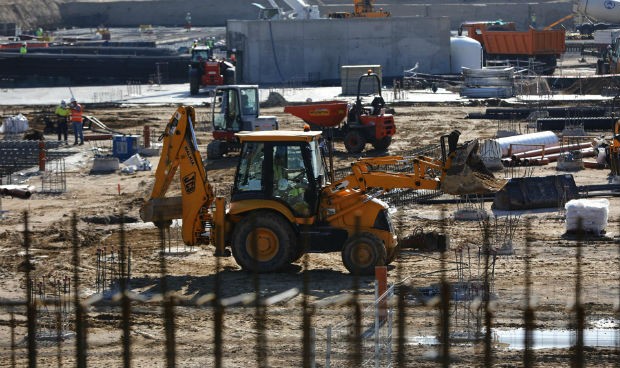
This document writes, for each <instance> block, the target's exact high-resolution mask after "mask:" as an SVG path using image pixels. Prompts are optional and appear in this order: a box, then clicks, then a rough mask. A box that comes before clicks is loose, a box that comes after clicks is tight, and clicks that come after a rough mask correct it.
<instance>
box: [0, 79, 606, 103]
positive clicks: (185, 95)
mask: <svg viewBox="0 0 620 368" xmlns="http://www.w3.org/2000/svg"><path fill="white" fill-rule="evenodd" d="M341 91H342V88H341V87H317V88H269V89H261V90H260V99H261V101H266V100H267V97H268V96H269V93H270V92H276V93H279V94H280V95H282V96H283V97H284V98H285V99H286V101H288V102H306V101H308V99H310V100H312V101H325V100H333V99H342V100H347V101H353V100H354V99H355V97H351V96H341V95H340V93H341ZM72 94H73V95H74V96H75V98H76V99H77V100H78V101H79V102H81V103H84V104H100V103H117V104H127V105H133V104H143V105H149V104H152V105H169V104H185V105H193V106H199V105H205V104H209V103H210V102H211V97H210V96H209V95H208V93H201V94H199V95H196V96H191V95H190V94H189V84H188V83H182V84H166V85H161V86H159V85H138V86H137V85H131V86H127V85H117V86H91V87H75V88H71V89H69V88H68V87H52V88H15V89H12V88H7V89H2V90H0V106H37V105H56V104H58V103H59V102H60V100H63V99H64V100H69V99H70V98H71V95H72ZM383 98H384V99H385V100H386V102H388V103H394V102H402V103H407V102H410V103H459V104H461V103H470V102H471V101H475V100H476V99H470V98H462V97H461V96H460V95H459V94H458V93H456V92H450V91H448V90H445V89H442V88H440V89H438V90H437V92H436V93H433V92H432V91H430V90H406V91H402V93H401V94H400V97H399V98H398V99H396V98H394V93H393V91H392V90H391V89H390V90H384V91H383ZM611 99H612V97H608V96H600V95H520V96H517V97H513V98H509V99H505V101H506V102H508V103H512V104H520V103H523V104H527V103H532V102H548V101H564V102H571V101H575V102H583V101H607V100H611Z"/></svg>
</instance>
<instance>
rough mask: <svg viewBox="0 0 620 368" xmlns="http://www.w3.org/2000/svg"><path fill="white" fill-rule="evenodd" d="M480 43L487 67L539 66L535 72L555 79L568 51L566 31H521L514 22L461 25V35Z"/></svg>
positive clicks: (467, 23) (531, 29) (532, 29)
mask: <svg viewBox="0 0 620 368" xmlns="http://www.w3.org/2000/svg"><path fill="white" fill-rule="evenodd" d="M463 31H466V32H467V36H468V37H470V38H473V39H474V40H476V41H478V42H480V44H481V45H482V49H483V50H484V60H485V65H487V64H490V63H489V61H493V60H497V61H508V62H509V63H510V64H511V65H518V66H523V67H527V66H528V63H529V62H531V61H534V62H535V63H536V65H535V68H533V69H534V70H535V71H537V72H538V73H540V74H546V75H551V74H553V72H554V71H555V67H556V65H557V59H558V58H559V57H560V56H561V55H562V54H563V53H564V51H565V50H566V44H565V32H564V30H563V29H560V30H555V29H548V30H547V29H545V30H536V29H534V28H531V27H530V29H529V30H527V31H517V30H516V26H515V23H514V22H503V21H492V22H466V23H463V24H461V26H460V28H459V35H463V34H464V32H463Z"/></svg>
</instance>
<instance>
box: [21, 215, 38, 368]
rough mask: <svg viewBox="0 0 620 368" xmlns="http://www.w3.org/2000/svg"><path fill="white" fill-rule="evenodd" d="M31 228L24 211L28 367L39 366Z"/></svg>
mask: <svg viewBox="0 0 620 368" xmlns="http://www.w3.org/2000/svg"><path fill="white" fill-rule="evenodd" d="M30 242H31V240H30V230H29V229H28V211H24V251H25V260H24V265H25V267H24V269H25V273H26V285H27V286H26V312H27V315H28V322H27V326H28V367H31V368H34V367H36V366H37V336H36V335H37V310H36V306H35V305H34V303H35V301H34V298H33V294H32V293H33V286H32V278H31V274H30V272H31V271H32V260H31V259H30Z"/></svg>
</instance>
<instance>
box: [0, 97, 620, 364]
mask: <svg viewBox="0 0 620 368" xmlns="http://www.w3.org/2000/svg"><path fill="white" fill-rule="evenodd" d="M87 108H88V107H87ZM395 109H396V123H397V129H398V131H397V134H396V136H395V139H394V142H393V144H392V145H391V147H390V148H389V153H390V154H402V153H403V152H407V151H410V150H412V149H413V148H415V147H421V146H424V145H427V144H436V143H438V139H439V136H440V135H442V134H446V133H449V132H450V131H451V130H453V129H458V130H460V131H461V133H462V136H461V140H462V141H464V140H469V139H474V138H490V137H492V136H493V135H494V134H495V132H496V131H497V130H498V128H500V129H506V128H509V127H510V128H511V127H514V126H516V125H518V126H519V129H523V130H524V129H525V123H523V122H521V124H516V125H515V123H514V122H507V121H499V122H498V121H493V120H484V119H480V120H473V119H466V118H465V117H466V115H467V113H469V112H482V111H484V109H485V107H484V106H461V105H451V106H396V107H395ZM37 111H39V110H38V109H32V108H25V109H23V110H22V112H24V113H26V114H32V115H36V112H37ZM174 111H175V107H174V106H158V107H152V106H151V107H146V106H133V107H107V108H94V107H93V108H90V111H89V113H92V114H93V115H95V116H97V117H98V118H99V119H100V120H101V121H103V122H104V123H106V124H107V125H108V126H109V127H110V128H112V129H117V130H122V131H124V132H131V133H138V132H141V131H142V127H143V125H145V124H146V125H149V126H150V127H151V129H152V131H153V136H154V137H157V136H159V134H160V132H161V131H162V129H163V127H164V126H165V124H166V123H167V121H168V119H169V118H170V116H171V114H172V113H173V112H174ZM197 112H198V120H199V121H205V120H206V118H207V116H208V112H207V109H206V108H205V107H198V110H197ZM262 113H263V114H268V115H276V116H277V117H278V119H280V124H281V127H283V128H292V129H301V123H300V122H299V120H297V119H296V118H294V117H292V116H290V115H287V114H284V113H283V112H282V107H274V108H268V109H263V111H262ZM206 130H207V128H205V129H202V128H201V129H199V136H198V139H199V143H200V145H201V147H202V148H204V147H205V146H206V143H208V141H209V137H208V132H207V131H206ZM601 134H606V135H607V136H609V135H610V132H602V133H601ZM46 139H55V136H53V135H50V136H47V137H46ZM106 148H110V144H109V143H101V142H94V143H91V142H87V143H86V145H84V146H79V149H76V150H77V151H79V152H78V153H76V154H75V155H73V156H70V157H67V158H66V162H67V191H66V192H65V193H62V194H57V195H49V194H39V193H35V194H34V195H33V196H32V197H31V198H30V199H28V200H22V199H16V198H9V197H3V198H2V202H1V209H2V210H3V211H5V212H4V218H3V219H2V220H0V284H1V285H2V287H1V288H0V300H3V299H5V300H19V299H23V298H24V297H25V285H24V272H23V267H22V266H23V259H24V258H23V255H24V252H23V248H22V241H23V229H24V220H23V212H24V211H28V214H29V224H30V231H32V242H33V244H32V249H31V253H32V255H33V257H34V261H35V269H34V270H33V276H34V277H35V278H37V279H39V280H51V279H63V278H64V277H72V275H73V271H72V267H71V231H70V222H71V216H72V214H73V213H75V214H76V215H77V216H78V218H79V220H78V234H79V240H80V251H81V259H80V262H81V269H80V279H81V282H82V287H81V290H80V292H81V294H82V296H83V297H87V296H89V295H92V294H93V293H94V292H95V291H96V278H97V273H96V269H97V265H96V262H97V257H96V254H97V249H102V248H103V247H106V249H107V250H110V249H112V248H114V247H118V245H119V225H115V224H112V225H106V224H99V223H92V222H87V221H85V220H86V219H87V218H93V217H94V218H98V219H101V218H105V217H106V216H111V215H112V216H113V215H118V214H120V213H121V212H124V213H125V214H126V215H127V216H128V217H130V218H131V217H133V218H136V219H138V221H137V222H135V223H130V224H127V225H126V239H127V245H128V247H129V248H130V249H131V251H132V256H131V268H132V269H131V277H132V278H131V287H132V290H133V291H135V292H136V293H138V294H140V295H142V296H144V297H147V298H148V297H151V296H153V295H155V294H157V293H158V291H159V290H160V271H159V270H160V263H159V256H158V249H159V247H160V242H159V240H158V236H157V230H156V228H155V227H154V226H152V225H150V224H143V223H141V222H140V221H139V215H138V210H139V207H140V205H141V204H142V203H143V200H144V198H145V197H146V196H148V194H149V192H150V189H151V186H152V184H153V181H154V169H155V167H156V166H157V162H158V158H157V157H150V158H149V161H150V162H151V163H152V165H153V171H139V172H136V173H133V174H122V173H114V174H108V175H89V171H90V169H91V166H92V159H93V155H94V152H95V151H96V150H102V149H106ZM63 149H65V148H63ZM66 149H68V150H74V149H75V148H74V147H73V146H70V147H68V148H66ZM336 150H337V154H336V164H337V166H341V167H342V166H346V165H347V162H350V161H351V160H353V159H354V157H353V156H350V155H346V154H344V147H343V146H342V145H341V144H338V145H337V146H336ZM369 154H375V153H373V152H369ZM235 164H236V158H235V157H231V158H225V159H223V160H220V161H217V162H208V164H207V169H208V175H209V178H210V181H211V182H212V184H213V185H214V187H215V188H216V191H217V192H218V193H222V194H225V193H226V192H227V190H228V188H230V186H231V184H232V175H233V172H234V169H235ZM556 173H557V171H556V168H555V164H551V165H547V166H543V167H536V168H534V169H533V175H535V176H537V175H552V174H556ZM524 174H525V170H524V169H519V170H515V172H513V173H512V175H524ZM497 175H500V176H501V175H504V172H499V173H497ZM574 175H575V180H576V182H577V185H585V184H604V183H607V182H608V170H593V169H587V170H583V171H580V172H577V173H575V174H574ZM24 177H26V176H24ZM26 183H28V184H30V185H33V186H36V187H37V188H40V186H41V182H40V177H39V176H37V175H33V176H29V177H27V181H26ZM177 189H178V185H177V184H173V190H177ZM608 200H609V201H610V215H609V224H608V227H607V237H605V238H602V239H597V240H592V239H591V240H588V241H586V242H584V246H583V247H582V252H583V255H582V257H583V258H582V261H583V262H582V273H581V277H582V279H581V283H582V285H583V289H582V293H583V295H582V301H583V302H584V306H585V313H586V327H588V328H599V327H601V326H603V327H613V326H615V329H614V328H610V329H609V330H608V331H609V332H610V333H611V334H612V335H613V334H614V333H615V334H617V333H618V328H619V327H618V320H617V319H615V320H614V318H617V313H618V311H617V310H618V309H617V308H618V307H619V296H618V295H619V293H620V289H619V284H620V263H619V260H618V259H619V254H618V245H617V235H618V230H617V229H620V206H619V205H620V200H619V199H618V198H617V197H609V198H608ZM484 207H485V209H486V210H487V211H488V213H490V214H493V212H492V210H491V209H490V203H485V204H484ZM443 208H445V215H446V216H447V217H448V219H447V221H446V222H445V225H443V224H442V221H441V217H442V215H441V213H442V209H443ZM456 209H457V207H456V205H408V206H406V207H402V208H398V212H397V213H396V214H395V216H394V218H395V223H396V227H397V232H398V233H399V234H401V236H404V235H407V234H411V233H412V232H413V231H415V229H416V228H417V227H421V228H423V229H424V230H425V231H431V230H438V231H445V232H446V233H447V234H448V235H449V237H450V248H451V249H450V251H449V252H447V253H446V256H447V259H446V261H447V262H448V265H449V266H448V267H447V268H448V278H449V280H450V281H458V280H462V279H465V280H468V279H474V278H476V277H477V276H478V275H480V274H481V273H482V265H481V262H483V260H482V259H481V258H479V256H478V255H479V247H480V245H481V244H482V235H481V234H482V230H481V225H480V224H479V223H478V222H477V221H456V220H454V218H453V214H454V212H455V210H456ZM497 215H498V216H499V215H504V214H497ZM563 215H564V214H563V211H561V210H559V209H548V210H536V211H528V212H519V213H518V214H517V216H520V220H519V223H518V226H517V229H516V231H515V235H514V250H515V253H514V255H510V256H500V257H498V258H497V260H496V263H495V264H494V267H493V271H494V289H493V291H494V295H495V297H496V299H495V300H494V327H496V328H500V329H502V328H503V329H515V328H519V327H522V326H523V318H522V316H523V305H524V300H525V298H524V292H525V291H524V287H525V286H524V285H525V283H524V267H525V260H526V257H525V256H524V254H525V250H524V249H525V235H526V232H525V223H526V221H530V223H531V229H532V231H531V239H532V256H531V257H530V261H531V265H532V294H533V296H534V300H535V301H536V303H537V308H536V312H535V318H536V325H537V326H538V328H540V329H545V330H546V329H549V330H553V331H559V330H564V329H567V328H568V327H569V326H570V324H571V321H572V319H573V316H574V312H573V311H572V310H571V309H570V305H571V304H572V303H573V300H574V298H575V291H574V290H575V283H576V272H575V267H576V261H575V258H576V257H575V255H576V252H577V249H578V248H577V246H576V245H577V242H576V241H574V240H571V239H568V238H566V237H564V236H563V235H564V233H565V225H564V217H563ZM499 218H502V217H499ZM526 219H527V220H526ZM175 231H176V230H175V229H173V230H172V240H171V243H170V247H171V250H172V251H171V252H169V253H168V254H167V256H166V262H167V271H168V274H169V276H168V277H167V278H166V280H167V284H168V287H169V288H171V289H172V290H173V291H175V292H176V293H177V295H178V297H179V298H180V299H182V300H189V301H195V300H196V299H197V298H199V297H200V296H203V295H206V294H209V293H212V292H213V291H214V285H215V283H216V282H221V285H222V286H223V287H222V293H223V297H224V298H230V297H233V296H237V295H239V294H243V293H251V292H253V291H254V290H255V288H256V282H255V280H254V279H253V277H252V275H251V274H249V273H247V272H244V271H242V270H241V269H240V268H239V267H238V266H237V265H236V263H235V261H234V259H233V258H232V257H229V258H219V259H218V258H215V257H213V256H212V253H213V248H212V247H210V246H209V247H197V248H193V249H188V248H185V247H184V246H183V245H182V244H180V242H179V240H178V238H177V236H178V235H175ZM177 234H178V232H177ZM439 259H440V256H439V253H419V252H414V251H411V250H405V251H403V253H402V254H401V255H400V257H399V258H398V259H397V260H396V261H395V262H394V265H393V267H391V268H390V270H389V276H388V279H389V280H388V281H389V283H390V284H397V285H403V284H404V285H410V286H412V287H416V288H417V287H426V286H430V285H432V284H434V283H436V282H438V280H439V272H438V270H439V269H440V261H439ZM218 260H219V262H220V264H219V267H220V269H221V270H222V271H220V272H219V273H218V272H216V269H217V267H218V265H217V263H216V262H218ZM303 260H304V262H307V265H306V266H305V267H306V270H305V272H303V271H302V270H303V268H304V267H302V266H303V265H302V264H300V265H297V266H295V267H292V268H291V269H290V270H287V271H286V272H282V273H277V274H270V275H262V276H261V277H260V280H259V289H260V292H261V294H262V295H264V296H273V295H276V294H278V293H281V292H285V291H287V290H290V289H293V288H297V289H300V290H301V289H302V288H303V287H304V285H307V286H306V287H307V290H308V291H307V294H306V295H307V298H308V302H309V303H311V305H313V306H315V307H316V309H315V312H314V315H313V317H312V321H311V325H312V327H314V328H316V337H317V347H316V351H317V365H318V366H321V367H322V366H325V357H324V354H325V346H324V345H325V328H326V327H327V326H329V325H337V324H345V325H346V324H348V323H350V322H351V315H352V313H353V309H352V308H351V307H349V306H342V305H341V306H338V305H329V306H327V307H318V306H319V305H320V304H315V303H317V302H319V301H321V302H322V303H325V302H326V301H329V300H332V299H333V298H335V297H336V296H338V295H350V294H351V293H352V292H353V290H354V285H355V284H356V283H359V287H360V290H359V291H360V300H361V301H362V302H363V305H364V306H367V305H369V301H370V300H371V298H372V295H373V293H374V286H373V285H374V283H373V280H372V278H362V279H360V280H356V279H355V278H353V277H352V276H351V275H350V274H348V272H347V271H346V269H345V268H344V266H343V265H342V261H341V257H340V254H339V253H330V254H311V255H308V256H307V258H306V257H305V258H303ZM459 262H460V263H459ZM216 276H219V277H216ZM305 281H306V282H307V284H304V282H305ZM303 299H304V298H303V294H302V293H299V294H297V295H296V296H293V297H292V298H289V299H286V300H284V301H281V302H279V303H278V304H275V305H273V306H270V307H269V308H268V309H267V316H266V322H265V323H266V330H265V336H266V345H267V348H266V354H267V358H266V359H267V361H268V364H266V366H273V367H293V366H301V360H302V347H301V345H302V342H301V341H302V340H301V339H302V334H303V329H302V308H301V302H302V300H303ZM406 301H407V306H408V308H407V314H406V317H405V318H406V319H405V323H404V326H405V327H404V328H405V330H406V333H407V336H408V337H409V339H408V340H407V343H406V345H405V359H406V361H407V364H406V365H405V366H413V365H412V364H414V363H415V364H416V365H415V366H436V365H437V363H436V362H434V360H433V358H432V356H433V354H432V352H433V351H434V348H433V346H432V344H431V345H428V344H420V343H416V342H415V340H414V339H413V337H414V336H435V335H436V334H437V320H438V316H439V313H438V311H437V310H435V309H433V308H432V307H429V306H424V305H420V303H418V302H416V299H415V298H413V297H410V298H407V299H406ZM111 304H112V303H103V304H102V305H98V306H93V307H91V308H90V309H89V310H88V317H87V323H88V329H89V330H88V344H89V351H88V355H89V358H88V360H89V366H97V367H99V366H110V367H112V366H114V367H116V366H120V365H121V364H122V354H121V351H122V345H121V333H122V330H121V317H120V315H121V313H120V309H119V308H118V307H114V306H111ZM133 308H134V310H133V315H132V318H131V321H132V327H131V329H132V342H133V358H132V359H133V365H134V366H136V367H154V366H165V360H164V356H165V355H164V349H165V345H164V341H165V334H164V328H163V323H164V322H163V317H162V310H161V309H160V308H159V307H158V305H157V304H156V303H155V302H153V303H150V304H143V303H138V302H136V303H134V304H133ZM175 313H176V320H175V321H176V348H177V363H178V365H179V366H188V367H189V366H192V367H193V366H196V367H198V366H213V365H214V363H213V359H214V358H213V354H214V353H213V352H214V345H213V339H214V331H213V323H214V314H213V312H212V310H211V309H210V308H206V307H203V308H198V307H195V306H181V307H178V308H176V309H175ZM614 313H616V315H615V316H614ZM16 316H17V317H16V318H17V320H18V324H17V328H16V335H17V339H18V341H19V340H21V339H22V338H23V337H24V336H25V334H26V323H25V316H24V314H23V313H18V314H17V315H16ZM467 316H470V315H469V314H467V311H463V310H454V311H453V313H452V317H451V318H453V319H452V321H453V322H451V323H452V324H453V326H454V330H455V331H459V330H469V327H466V325H467V326H471V325H472V324H475V322H472V321H471V320H469V317H467ZM9 318H10V317H9V314H8V313H7V309H6V308H5V309H3V310H0V336H1V337H0V341H2V342H1V343H0V344H2V349H0V351H1V352H0V361H2V362H3V363H0V366H4V365H5V364H6V362H9V358H10V354H11V348H10V344H9V341H10V339H9V334H10V328H9V324H10V323H9ZM365 318H367V317H365ZM370 318H371V317H370ZM255 324H256V318H255V308H254V307H252V306H247V305H243V304H232V305H231V306H230V307H228V308H226V312H225V316H224V325H223V328H224V335H223V338H224V343H223V350H222V356H223V362H224V364H223V366H226V367H238V366H248V367H250V366H257V358H256V356H257V355H256V352H255V345H256V343H257V341H259V340H260V336H261V335H260V334H257V332H256V328H255ZM394 334H395V335H397V332H396V329H394ZM617 338H618V337H617V335H616V339H617ZM336 340H337V339H335V340H334V346H337V341H336ZM341 340H342V339H341ZM343 341H344V340H343ZM615 341H616V342H615V344H616V345H615V346H616V348H617V346H618V340H615ZM394 344H395V341H394ZM611 346H612V347H611V348H591V349H587V350H586V359H587V362H588V365H589V366H601V367H603V366H614V365H615V364H617V362H618V361H619V360H620V356H619V355H618V353H617V350H616V352H614V348H613V346H614V345H613V340H612V345H611ZM451 350H452V361H453V366H463V367H468V366H477V365H480V364H481V363H480V362H481V357H482V354H483V352H482V351H481V349H480V346H479V345H477V344H473V343H464V344H454V345H453V346H452V347H451ZM15 352H16V354H17V357H16V359H17V363H18V366H23V365H25V364H26V361H27V355H26V343H25V342H24V341H21V342H19V344H18V345H17V350H15ZM74 354H75V345H74V340H73V339H68V340H67V341H66V342H65V343H63V344H61V346H60V347H57V346H56V345H55V344H53V343H49V342H48V343H45V342H44V343H42V344H41V345H40V346H39V357H38V361H39V364H40V366H57V365H67V366H73V364H74V361H75V357H74ZM571 354H572V351H571V350H570V349H553V348H548V349H540V350H536V355H537V359H538V360H537V365H539V366H545V367H558V366H567V365H569V364H570V361H571ZM495 356H496V359H497V360H496V362H497V364H496V365H497V366H503V367H513V366H521V365H522V363H521V362H522V350H518V349H510V348H509V347H508V346H506V345H502V344H497V345H496V347H495ZM332 359H333V361H332V362H331V364H332V366H334V367H336V366H338V367H340V366H342V367H349V366H354V364H352V363H350V362H349V363H347V362H346V361H345V359H344V358H343V355H342V353H341V355H340V358H336V357H334V358H332ZM339 359H340V360H339ZM59 363H60V364H59Z"/></svg>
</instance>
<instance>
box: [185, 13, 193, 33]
mask: <svg viewBox="0 0 620 368" xmlns="http://www.w3.org/2000/svg"><path fill="white" fill-rule="evenodd" d="M191 29H192V13H190V12H187V14H185V30H186V31H187V32H189V31H190V30H191Z"/></svg>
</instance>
